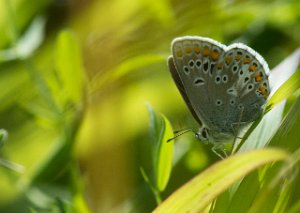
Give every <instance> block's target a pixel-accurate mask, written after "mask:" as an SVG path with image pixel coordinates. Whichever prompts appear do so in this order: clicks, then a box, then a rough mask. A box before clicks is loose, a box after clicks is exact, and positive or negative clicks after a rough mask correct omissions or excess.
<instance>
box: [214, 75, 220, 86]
mask: <svg viewBox="0 0 300 213" xmlns="http://www.w3.org/2000/svg"><path fill="white" fill-rule="evenodd" d="M220 81H221V77H220V76H216V78H215V82H216V83H217V84H219V83H220Z"/></svg>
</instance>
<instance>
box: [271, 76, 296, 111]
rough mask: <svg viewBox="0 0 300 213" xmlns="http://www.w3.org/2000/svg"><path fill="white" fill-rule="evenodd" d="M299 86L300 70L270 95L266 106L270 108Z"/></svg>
mask: <svg viewBox="0 0 300 213" xmlns="http://www.w3.org/2000/svg"><path fill="white" fill-rule="evenodd" d="M299 88H300V71H298V72H295V73H294V74H293V75H292V76H291V77H290V78H289V79H288V80H287V81H286V82H285V83H284V84H283V85H282V86H281V87H280V88H279V89H278V90H277V91H276V92H275V93H274V95H273V96H272V97H271V99H270V100H269V101H268V105H267V108H271V107H272V106H275V105H276V104H278V103H280V102H281V101H282V100H285V99H287V98H288V97H289V96H291V95H292V94H293V93H294V92H295V91H297V90H298V89H299Z"/></svg>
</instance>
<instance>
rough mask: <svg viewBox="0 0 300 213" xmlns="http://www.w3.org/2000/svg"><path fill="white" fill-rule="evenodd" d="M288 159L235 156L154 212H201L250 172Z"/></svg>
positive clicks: (262, 153)
mask: <svg viewBox="0 0 300 213" xmlns="http://www.w3.org/2000/svg"><path fill="white" fill-rule="evenodd" d="M287 158H288V154H287V153H286V152H284V151H282V150H280V149H261V150H255V151H251V152H248V153H240V154H236V155H233V156H231V157H229V158H227V159H225V160H223V161H220V162H218V163H216V164H214V165H212V166H211V167H210V168H208V169H207V170H205V171H204V172H202V173H200V174H199V175H198V176H196V177H195V178H193V179H192V180H191V181H189V182H188V183H186V184H185V185H184V186H182V187H181V188H180V189H178V190H177V191H176V192H175V193H173V194H172V195H171V196H170V197H169V198H168V199H167V200H166V201H165V202H163V203H162V204H161V205H160V206H159V207H158V208H156V209H155V210H154V212H201V211H202V210H203V209H205V208H206V206H207V205H209V204H210V203H211V202H212V201H213V200H214V199H216V197H217V196H218V195H219V194H221V193H222V192H224V191H225V190H226V189H228V188H229V187H230V186H231V185H233V184H234V183H235V182H237V181H238V180H240V179H241V178H242V177H244V176H245V175H247V174H249V173H250V172H251V171H253V170H255V169H257V168H259V167H261V166H263V165H266V164H268V163H271V162H276V161H280V160H285V159H287Z"/></svg>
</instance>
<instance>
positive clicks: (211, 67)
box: [209, 64, 215, 76]
mask: <svg viewBox="0 0 300 213" xmlns="http://www.w3.org/2000/svg"><path fill="white" fill-rule="evenodd" d="M214 68H215V65H214V64H211V65H210V70H209V73H210V75H211V76H212V73H213V70H214Z"/></svg>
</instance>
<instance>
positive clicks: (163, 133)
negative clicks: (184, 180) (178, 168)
mask: <svg viewBox="0 0 300 213" xmlns="http://www.w3.org/2000/svg"><path fill="white" fill-rule="evenodd" d="M148 111H149V114H150V131H151V135H152V136H154V138H153V139H155V141H153V149H154V150H153V167H154V173H155V186H156V188H157V189H158V190H159V191H163V190H164V189H165V187H166V186H167V183H168V181H169V177H170V173H171V169H172V160H173V151H174V143H173V141H171V142H167V141H168V139H170V138H172V137H173V132H172V127H171V124H170V122H169V121H168V120H167V118H166V117H165V116H163V115H161V114H156V113H155V111H154V110H153V108H152V107H151V106H150V105H148Z"/></svg>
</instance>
